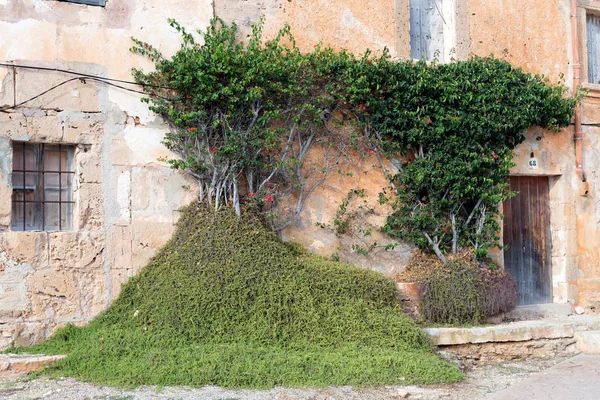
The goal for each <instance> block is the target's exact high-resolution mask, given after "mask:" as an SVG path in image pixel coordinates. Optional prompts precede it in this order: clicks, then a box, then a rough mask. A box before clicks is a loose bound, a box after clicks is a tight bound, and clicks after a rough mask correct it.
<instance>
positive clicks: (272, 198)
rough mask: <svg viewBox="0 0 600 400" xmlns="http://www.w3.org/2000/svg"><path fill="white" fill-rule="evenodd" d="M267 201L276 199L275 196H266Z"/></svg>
mask: <svg viewBox="0 0 600 400" xmlns="http://www.w3.org/2000/svg"><path fill="white" fill-rule="evenodd" d="M265 201H275V198H274V197H273V196H265Z"/></svg>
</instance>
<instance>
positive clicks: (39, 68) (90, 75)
mask: <svg viewBox="0 0 600 400" xmlns="http://www.w3.org/2000/svg"><path fill="white" fill-rule="evenodd" d="M0 67H11V68H13V67H14V68H22V69H34V70H39V71H53V72H62V73H64V74H70V75H77V76H81V77H85V78H97V79H103V80H105V81H111V82H119V83H127V84H129V85H139V86H147V87H152V88H157V89H173V88H170V87H167V86H159V85H151V84H149V83H139V82H134V81H126V80H123V79H114V78H105V77H103V76H100V75H92V74H86V73H83V72H76V71H69V70H66V69H60V68H49V67H36V66H34V65H18V64H9V63H3V62H0Z"/></svg>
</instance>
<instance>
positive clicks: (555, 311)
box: [504, 303, 573, 321]
mask: <svg viewBox="0 0 600 400" xmlns="http://www.w3.org/2000/svg"><path fill="white" fill-rule="evenodd" d="M571 314H573V310H572V309H571V305H570V304H568V303H549V304H533V305H528V306H517V307H515V309H514V310H512V311H509V312H507V313H506V314H504V319H506V320H510V321H523V320H537V319H544V318H557V317H567V316H569V315H571Z"/></svg>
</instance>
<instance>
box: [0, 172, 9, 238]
mask: <svg viewBox="0 0 600 400" xmlns="http://www.w3.org/2000/svg"><path fill="white" fill-rule="evenodd" d="M11 198H12V189H11V188H10V187H9V186H8V185H6V184H4V183H2V182H0V232H2V231H5V230H8V228H9V227H10V223H11V218H12V202H11V201H10V200H11Z"/></svg>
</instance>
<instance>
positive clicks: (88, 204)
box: [73, 183, 104, 230]
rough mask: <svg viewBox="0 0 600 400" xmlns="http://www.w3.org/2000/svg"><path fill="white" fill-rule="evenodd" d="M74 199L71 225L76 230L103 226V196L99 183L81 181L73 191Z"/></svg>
mask: <svg viewBox="0 0 600 400" xmlns="http://www.w3.org/2000/svg"><path fill="white" fill-rule="evenodd" d="M73 194H74V198H75V199H76V202H77V204H76V208H75V215H74V216H73V227H74V228H75V229H76V230H94V229H97V228H100V227H102V226H103V221H104V196H103V193H102V185H101V184H99V183H83V184H81V185H79V187H77V188H76V189H75V191H74V193H73Z"/></svg>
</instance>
